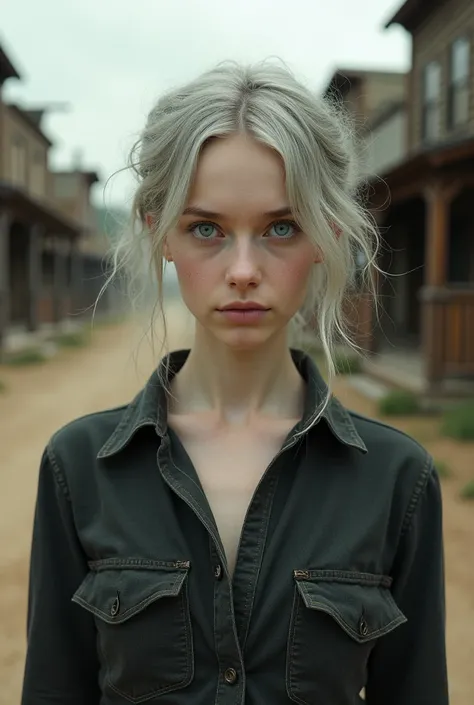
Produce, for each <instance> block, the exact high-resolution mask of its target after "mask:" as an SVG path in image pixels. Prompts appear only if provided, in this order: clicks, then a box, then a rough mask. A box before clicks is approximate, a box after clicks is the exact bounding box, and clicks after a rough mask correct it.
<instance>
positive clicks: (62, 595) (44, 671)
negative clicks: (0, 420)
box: [21, 445, 100, 705]
mask: <svg viewBox="0 0 474 705" xmlns="http://www.w3.org/2000/svg"><path fill="white" fill-rule="evenodd" d="M87 572H88V568H87V560H86V557H85V555H84V552H83V550H82V546H81V545H80V542H79V540H78V537H77V534H76V530H75V526H74V521H73V517H72V511H71V503H70V500H69V498H68V491H67V486H66V483H65V480H64V476H63V474H62V472H61V470H60V468H59V466H58V463H57V461H56V459H55V456H54V454H53V451H52V448H51V445H50V446H48V448H47V449H46V450H45V452H44V454H43V457H42V461H41V466H40V472H39V482H38V493H37V499H36V510H35V515H34V524H33V540H32V549H31V559H30V578H29V595H28V616H27V655H26V664H25V674H24V681H23V692H22V700H21V703H22V705H59V703H60V704H61V705H98V704H99V702H100V689H99V684H98V674H99V664H98V657H97V647H96V632H95V624H94V619H93V617H92V616H91V615H89V614H88V613H87V612H86V611H85V610H82V609H81V608H80V607H78V605H76V604H74V603H72V602H71V598H72V596H73V594H74V592H75V591H76V590H77V588H78V587H79V585H80V584H81V582H82V581H83V580H84V578H85V576H86V574H87Z"/></svg>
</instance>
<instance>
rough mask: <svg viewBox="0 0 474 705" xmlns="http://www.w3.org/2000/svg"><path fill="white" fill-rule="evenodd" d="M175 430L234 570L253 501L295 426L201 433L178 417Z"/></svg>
mask: <svg viewBox="0 0 474 705" xmlns="http://www.w3.org/2000/svg"><path fill="white" fill-rule="evenodd" d="M173 430H174V431H175V433H177V435H178V437H179V439H180V442H181V444H182V445H183V447H184V449H185V450H186V453H187V455H188V456H189V458H190V460H191V462H192V464H193V466H194V468H195V470H196V473H197V475H198V477H199V481H200V483H201V486H202V489H203V491H204V494H205V495H206V498H207V501H208V503H209V506H210V509H211V511H212V514H213V516H214V519H215V522H216V525H217V529H218V531H219V535H220V538H221V541H222V544H223V547H224V551H225V554H226V557H227V562H228V566H229V569H230V571H231V572H233V570H234V567H235V563H236V560H237V552H238V545H239V540H240V535H241V532H242V527H243V524H244V521H245V516H246V513H247V510H248V507H249V505H250V503H251V501H252V497H253V495H254V492H255V490H256V488H257V486H258V484H259V482H260V480H261V478H262V476H263V474H264V473H265V471H266V469H267V468H268V466H269V465H270V464H271V463H272V461H273V459H274V458H275V456H276V455H277V454H278V453H279V451H280V449H281V447H282V445H283V443H284V441H285V438H286V436H287V434H288V431H289V430H290V427H289V426H288V425H286V424H285V426H282V427H281V428H278V429H273V430H272V431H268V430H267V432H263V433H262V432H261V431H262V429H251V430H248V429H245V430H231V431H229V430H227V431H221V432H219V431H218V432H214V433H212V434H198V433H196V432H193V430H192V429H190V428H189V427H186V426H185V424H183V423H181V424H180V423H179V422H178V423H176V422H175V423H174V424H173ZM259 431H260V432H259Z"/></svg>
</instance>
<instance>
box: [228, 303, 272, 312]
mask: <svg viewBox="0 0 474 705" xmlns="http://www.w3.org/2000/svg"><path fill="white" fill-rule="evenodd" d="M269 310H270V309H269V308H268V307H267V306H262V304H258V303H255V302H254V301H234V303H232V304H228V305H227V306H222V307H221V308H219V309H218V311H240V312H245V311H269Z"/></svg>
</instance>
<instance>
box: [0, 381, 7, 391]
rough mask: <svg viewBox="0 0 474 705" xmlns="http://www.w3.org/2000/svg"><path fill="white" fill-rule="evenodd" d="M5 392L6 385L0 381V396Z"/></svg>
mask: <svg viewBox="0 0 474 705" xmlns="http://www.w3.org/2000/svg"><path fill="white" fill-rule="evenodd" d="M6 391H7V385H6V384H5V382H2V380H1V379H0V394H4V393H5V392H6Z"/></svg>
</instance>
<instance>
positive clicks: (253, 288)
mask: <svg viewBox="0 0 474 705" xmlns="http://www.w3.org/2000/svg"><path fill="white" fill-rule="evenodd" d="M204 211H205V212H210V213H213V215H212V217H210V216H209V215H207V214H204ZM270 213H274V215H269V214H270ZM164 256H165V257H166V259H167V260H169V261H173V262H174V264H175V267H176V271H177V275H178V279H179V283H180V288H181V293H182V296H183V299H184V302H185V304H186V305H187V307H188V308H189V310H190V311H191V313H192V314H193V316H194V317H195V320H196V331H195V338H194V342H193V345H192V348H191V352H190V355H189V357H188V359H187V361H186V363H185V365H184V367H183V368H182V369H181V370H180V372H179V373H178V374H177V375H176V377H175V378H174V380H173V383H172V390H171V391H172V394H171V396H170V408H169V424H170V426H171V428H172V429H173V430H174V431H175V432H176V433H177V434H178V436H179V438H180V440H181V442H182V443H183V445H184V447H185V449H186V451H187V453H188V455H189V456H190V458H191V460H192V462H193V464H194V466H195V468H196V471H197V473H198V476H199V478H200V480H201V483H202V486H203V489H204V492H205V493H206V495H207V497H208V500H209V503H210V505H211V509H212V511H213V513H214V516H215V519H216V523H217V526H218V529H219V530H220V531H222V538H223V542H224V546H225V550H226V553H227V559H228V563H229V569H230V570H231V571H232V570H233V567H234V565H235V560H236V553H237V543H238V541H236V540H235V537H237V539H238V536H239V535H240V529H241V527H242V524H243V521H244V517H245V512H246V510H247V507H248V504H249V503H250V500H251V497H252V494H253V492H254V491H255V488H256V486H257V484H258V482H259V480H260V478H261V476H262V475H263V473H264V472H265V469H266V468H267V466H268V465H269V464H270V463H271V461H272V459H273V458H274V457H275V455H276V454H277V453H278V452H279V450H280V449H281V446H282V443H283V442H284V439H285V437H286V436H287V434H288V432H289V431H290V429H291V428H292V427H293V426H294V425H295V423H297V421H298V420H299V419H300V418H301V415H302V412H303V400H304V382H303V380H302V378H301V377H300V375H299V373H298V372H297V370H296V368H295V366H294V364H293V361H292V359H291V355H290V352H289V347H288V333H287V327H288V323H289V321H290V319H291V318H292V317H293V315H294V314H295V313H296V312H297V311H298V309H299V308H300V306H301V304H302V303H303V301H304V297H305V294H306V289H307V284H308V280H309V277H310V274H311V270H312V267H314V266H315V264H316V263H317V262H318V261H319V256H318V253H317V251H316V249H315V247H314V245H313V244H312V243H311V242H310V240H309V239H308V238H307V237H306V236H305V234H304V233H302V232H301V231H300V229H299V228H298V226H297V225H296V223H295V220H294V216H293V215H292V213H291V210H290V209H289V204H288V199H287V195H286V188H285V172H284V168H283V163H282V160H281V158H280V156H279V155H278V154H277V153H276V152H274V151H273V150H271V149H269V148H268V147H266V146H264V145H262V144H260V143H258V142H257V141H255V140H254V139H253V138H251V137H249V136H246V135H242V134H238V135H233V136H231V137H228V138H225V139H219V140H214V141H212V142H211V143H209V144H208V145H207V146H206V147H205V148H204V150H203V153H202V155H201V157H200V160H199V164H198V168H197V172H196V175H195V178H194V182H193V184H192V188H191V190H190V193H189V198H188V201H187V204H186V208H185V213H184V214H183V215H182V217H181V218H180V221H179V223H178V225H177V227H176V228H175V229H174V230H173V231H172V232H170V233H169V234H168V236H167V238H166V241H165V245H164ZM236 301H237V302H245V301H246V302H249V301H252V302H256V303H258V304H260V305H261V306H264V307H265V309H266V310H265V312H264V313H263V314H262V316H261V317H260V318H259V320H258V321H252V322H248V323H247V322H245V321H244V322H237V323H236V322H235V321H230V320H228V318H227V317H226V316H225V315H223V313H222V311H221V310H220V309H221V308H222V307H223V306H226V305H229V304H232V303H234V302H236ZM224 534H225V536H224ZM226 537H227V540H225V538H226Z"/></svg>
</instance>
